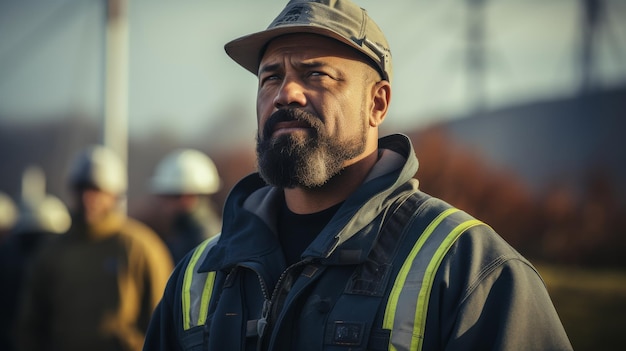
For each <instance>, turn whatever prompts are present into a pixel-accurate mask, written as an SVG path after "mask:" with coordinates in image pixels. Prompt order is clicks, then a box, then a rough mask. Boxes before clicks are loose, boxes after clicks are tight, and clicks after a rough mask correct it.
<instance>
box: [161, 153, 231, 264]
mask: <svg viewBox="0 0 626 351" xmlns="http://www.w3.org/2000/svg"><path fill="white" fill-rule="evenodd" d="M219 188H220V178H219V175H218V172H217V168H216V167H215V164H214V163H213V161H212V160H211V159H210V158H209V157H208V156H207V155H205V154H204V153H202V152H200V151H198V150H194V149H179V150H175V151H173V152H171V153H169V154H168V155H167V156H165V158H163V159H162V160H161V162H159V164H158V165H157V167H156V169H155V173H154V176H153V178H152V182H151V189H152V193H153V194H155V195H157V196H158V197H159V199H160V203H159V205H160V206H159V209H160V210H161V211H162V212H163V215H164V216H165V217H166V218H169V219H170V222H169V223H170V225H169V228H168V229H167V230H166V231H165V232H164V233H162V237H163V238H164V240H165V243H166V244H167V246H168V248H169V250H170V252H171V253H172V257H173V258H174V262H175V263H177V262H178V261H180V259H182V258H183V257H184V256H185V254H187V252H189V251H190V250H191V249H193V248H195V247H196V246H197V245H198V244H200V243H201V242H203V241H204V240H205V239H207V238H209V237H211V236H214V235H216V234H217V233H218V232H219V231H220V227H221V222H222V220H221V218H220V216H219V215H218V214H217V213H216V211H215V207H214V205H213V203H212V201H211V199H210V195H211V194H214V193H216V192H217V191H218V190H219Z"/></svg>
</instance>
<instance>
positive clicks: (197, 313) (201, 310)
mask: <svg viewBox="0 0 626 351" xmlns="http://www.w3.org/2000/svg"><path fill="white" fill-rule="evenodd" d="M219 237H220V235H219V234H218V235H216V236H213V237H211V238H209V239H206V240H205V241H203V242H202V243H201V244H200V245H198V247H196V249H195V250H194V252H193V254H192V255H191V259H190V260H189V263H188V264H187V268H186V269H185V275H184V277H183V291H182V313H183V329H184V330H189V329H190V328H191V327H195V326H198V325H203V324H204V323H205V322H206V317H207V313H208V310H209V302H210V301H211V294H212V292H213V282H214V281H215V272H205V273H198V272H197V271H196V265H197V264H198V262H202V261H203V260H204V258H205V257H206V255H207V253H208V252H209V251H210V249H211V247H213V246H214V245H215V244H216V243H217V241H218V238H219Z"/></svg>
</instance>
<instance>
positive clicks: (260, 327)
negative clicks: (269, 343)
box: [256, 299, 270, 337]
mask: <svg viewBox="0 0 626 351" xmlns="http://www.w3.org/2000/svg"><path fill="white" fill-rule="evenodd" d="M269 314H270V300H267V299H266V300H265V301H263V309H262V311H261V318H260V319H259V321H258V322H257V325H256V331H257V333H258V334H259V337H262V336H263V332H264V331H265V327H266V326H267V316H268V315H269Z"/></svg>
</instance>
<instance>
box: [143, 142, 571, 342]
mask: <svg viewBox="0 0 626 351" xmlns="http://www.w3.org/2000/svg"><path fill="white" fill-rule="evenodd" d="M379 152H380V155H381V157H380V159H379V161H378V163H377V164H376V166H375V167H374V169H373V170H372V171H371V172H370V174H369V176H368V178H367V179H366V181H365V182H364V183H363V184H362V185H361V186H360V187H359V188H358V189H357V191H355V192H354V193H353V194H352V195H351V196H350V197H348V198H347V199H346V200H345V202H344V204H343V205H342V206H341V207H340V208H339V209H338V211H337V213H336V214H335V215H334V217H333V218H332V219H331V220H330V222H329V223H328V224H327V225H326V227H325V228H324V229H323V230H322V232H321V233H320V234H319V235H318V237H317V238H316V239H315V240H314V241H313V242H312V243H311V244H310V245H309V247H308V248H307V249H306V250H305V251H304V253H303V254H302V260H301V261H300V262H299V263H296V264H294V265H292V266H291V267H286V264H285V259H284V257H283V253H282V250H281V247H280V243H279V241H278V239H277V235H276V229H275V228H276V223H275V218H276V216H277V211H278V210H279V209H280V205H279V204H280V201H282V200H281V198H282V196H283V193H282V190H280V189H277V188H273V187H269V186H266V185H265V184H264V183H263V181H262V180H261V178H260V177H259V176H258V175H257V174H253V175H250V176H248V177H246V178H244V179H243V180H242V181H240V182H239V183H238V184H237V185H236V186H235V187H234V188H233V190H232V192H231V194H230V195H229V197H228V199H227V202H226V204H225V209H224V217H223V218H224V223H223V227H222V228H223V229H222V234H221V236H220V237H219V240H218V241H217V243H216V244H215V245H214V246H213V248H212V249H211V251H209V252H208V255H207V257H206V259H205V260H204V261H202V262H199V268H198V270H199V271H200V272H209V271H214V272H217V274H216V280H215V287H214V289H213V294H212V298H211V303H210V307H209V312H208V321H207V323H206V325H204V326H198V327H196V328H195V329H191V330H187V331H184V330H183V327H182V320H183V318H182V307H181V306H182V303H181V300H182V296H181V295H182V294H181V291H182V286H183V276H184V272H185V268H186V266H187V264H188V262H189V260H190V256H187V257H186V258H185V259H184V260H183V261H182V262H181V263H180V264H179V265H178V266H177V267H176V269H175V271H174V273H173V274H172V276H171V277H170V280H169V282H168V286H167V288H166V290H165V295H164V297H163V299H162V301H161V302H160V304H159V306H158V307H157V309H156V311H155V313H154V315H153V318H152V320H151V323H150V326H149V330H148V333H147V336H146V343H145V347H144V350H207V349H208V350H257V349H260V350H377V349H379V350H386V349H388V345H389V338H390V331H389V330H385V329H384V328H383V327H382V325H383V318H384V314H385V306H386V300H387V299H388V298H389V293H390V291H391V289H392V285H393V282H394V279H395V277H397V276H398V273H399V271H400V268H401V266H402V264H403V262H404V260H405V259H406V258H407V256H408V255H409V253H410V251H411V249H412V248H413V246H414V244H415V242H416V240H417V239H418V237H419V236H420V234H421V233H422V232H424V230H425V229H426V226H427V225H428V224H429V223H430V222H431V221H432V220H433V219H434V218H435V217H436V216H437V215H439V214H440V213H441V212H442V211H443V210H445V209H447V208H450V206H449V205H447V204H445V203H444V202H443V201H441V200H438V199H435V198H433V197H430V196H428V195H427V194H424V193H421V192H420V191H419V190H418V189H417V184H418V183H417V181H416V180H415V179H413V176H414V175H415V173H416V171H417V167H418V162H417V159H416V157H415V154H414V152H413V147H412V145H411V143H410V141H409V139H408V138H407V137H406V136H403V135H392V136H388V137H385V138H382V139H380V140H379ZM407 194H415V196H417V197H418V204H417V208H419V209H418V210H417V209H416V211H415V213H414V214H413V216H412V217H411V218H410V220H408V221H407V223H406V225H405V226H404V228H401V231H402V232H403V233H405V234H406V235H404V234H403V235H398V236H397V237H398V242H397V243H394V247H395V249H394V250H395V251H394V258H393V262H392V263H391V264H390V265H389V267H388V268H389V269H388V274H386V275H385V277H383V278H384V280H383V284H381V286H382V289H383V293H382V298H381V300H382V301H381V303H380V304H379V305H377V306H378V307H376V308H375V309H374V311H373V312H368V311H366V310H367V309H371V307H367V306H370V305H369V303H370V302H369V301H371V299H370V297H371V296H370V297H368V296H367V292H365V293H363V292H360V293H354V290H353V289H350V288H349V287H350V286H352V285H351V284H352V283H351V282H350V279H351V277H354V272H355V269H357V268H358V267H361V266H363V265H364V264H365V262H366V261H367V260H368V257H369V256H370V254H371V253H372V248H374V247H375V246H376V244H377V243H379V242H381V239H384V238H381V237H379V234H380V233H381V228H382V227H383V226H384V224H385V221H386V219H387V218H388V217H389V215H390V212H391V210H390V209H392V208H393V207H394V206H395V205H396V203H397V202H398V199H400V198H402V197H406V195H407ZM383 233H384V231H383ZM268 301H271V302H270V303H268ZM427 301H428V314H427V319H426V326H425V332H424V339H423V348H422V349H423V350H571V345H570V342H569V340H568V338H567V335H566V333H565V331H564V329H563V326H562V324H561V322H560V320H559V318H558V315H557V313H556V311H555V309H554V307H553V305H552V302H551V300H550V297H549V296H548V293H547V290H546V288H545V286H544V283H543V281H542V279H541V278H540V276H539V274H538V273H537V271H536V270H535V269H534V268H533V266H532V265H531V264H530V263H529V262H528V261H527V260H526V259H524V258H523V257H522V256H521V255H520V254H519V253H517V252H516V251H515V250H514V249H513V248H512V247H511V246H509V245H508V244H507V243H506V242H505V241H504V240H503V239H502V238H501V237H500V236H498V235H497V234H496V233H495V232H494V231H493V230H492V229H491V228H489V227H488V226H486V225H482V226H476V227H473V228H472V229H469V230H467V231H466V232H464V233H463V234H462V235H461V236H460V238H459V239H458V240H457V241H456V242H455V243H454V244H453V246H452V247H451V249H450V250H449V251H448V253H447V254H446V255H445V256H444V258H443V261H442V263H441V265H440V266H439V269H438V270H437V272H436V275H435V278H434V283H433V285H432V291H431V293H430V298H429V299H428V300H427ZM264 305H265V306H266V307H268V306H269V308H267V309H266V310H265V311H264V310H263V306H264ZM397 308H398V309H399V310H400V309H402V308H403V306H398V307H397ZM264 312H265V313H264ZM262 317H267V325H266V327H265V329H263V328H259V327H258V325H255V324H254V323H252V324H251V321H252V322H254V321H257V320H259V319H263V318H262ZM345 321H353V322H356V323H354V324H353V325H355V327H354V328H353V329H346V328H343V329H339V328H338V326H341V325H342V323H344V322H345ZM344 324H345V323H344ZM251 326H252V327H253V328H251ZM346 330H347V331H348V332H347V333H345V332H346ZM259 332H262V336H261V337H259ZM357 339H358V340H357ZM345 340H349V341H350V342H344V341H345ZM354 341H356V342H354Z"/></svg>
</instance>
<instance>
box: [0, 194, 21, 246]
mask: <svg viewBox="0 0 626 351" xmlns="http://www.w3.org/2000/svg"><path fill="white" fill-rule="evenodd" d="M16 221H17V208H16V206H15V202H14V201H13V199H11V197H10V196H9V195H7V194H6V193H4V192H2V191H0V243H2V242H3V241H4V240H5V239H6V238H7V237H8V235H9V233H10V232H11V229H13V226H14V225H15V222H16Z"/></svg>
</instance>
